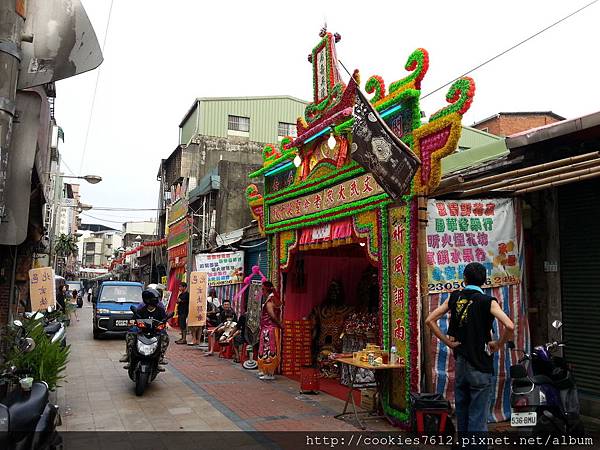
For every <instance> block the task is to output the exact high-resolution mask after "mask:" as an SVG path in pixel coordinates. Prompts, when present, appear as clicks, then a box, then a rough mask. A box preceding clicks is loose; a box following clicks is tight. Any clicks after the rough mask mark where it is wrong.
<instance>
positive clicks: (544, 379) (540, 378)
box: [531, 375, 554, 385]
mask: <svg viewBox="0 0 600 450" xmlns="http://www.w3.org/2000/svg"><path fill="white" fill-rule="evenodd" d="M531 381H533V384H538V385H539V384H553V383H554V382H553V381H552V379H551V378H550V377H548V376H546V375H535V376H533V377H531Z"/></svg>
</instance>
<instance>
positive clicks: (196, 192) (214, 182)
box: [189, 168, 221, 203]
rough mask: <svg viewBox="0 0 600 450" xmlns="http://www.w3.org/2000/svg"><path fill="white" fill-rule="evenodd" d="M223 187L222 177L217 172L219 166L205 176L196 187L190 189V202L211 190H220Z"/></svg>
mask: <svg viewBox="0 0 600 450" xmlns="http://www.w3.org/2000/svg"><path fill="white" fill-rule="evenodd" d="M220 187H221V177H220V176H219V173H218V172H217V168H215V169H213V170H212V171H211V172H210V173H208V174H207V175H205V176H204V178H202V179H201V180H200V182H199V183H198V186H196V187H195V188H194V189H192V190H191V191H190V194H189V202H190V203H193V202H195V201H196V200H198V199H199V198H200V197H203V196H205V195H206V194H208V193H209V192H210V191H218V190H219V188H220Z"/></svg>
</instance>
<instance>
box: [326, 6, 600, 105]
mask: <svg viewBox="0 0 600 450" xmlns="http://www.w3.org/2000/svg"><path fill="white" fill-rule="evenodd" d="M599 1H600V0H593V1H592V2H590V3H588V4H586V5H584V6H582V7H581V8H579V9H577V10H575V11H573V12H572V13H570V14H568V15H566V16H564V17H563V18H561V19H559V20H557V21H556V22H554V23H552V24H550V25H548V26H547V27H545V28H543V29H541V30H540V31H538V32H536V33H534V34H532V35H531V36H529V37H527V38H525V39H523V40H522V41H520V42H518V43H516V44H514V45H513V46H511V47H509V48H507V49H506V50H504V51H502V52H500V53H498V54H496V55H495V56H492V57H491V58H489V59H487V60H486V61H484V62H482V63H481V64H478V65H477V66H475V67H473V68H472V69H469V70H467V71H466V72H465V73H463V74H462V75H459V76H458V77H456V78H453V79H452V80H451V81H448V82H447V83H446V84H443V85H442V86H440V87H438V88H436V89H434V90H433V91H431V92H428V93H427V94H425V95H422V96H421V97H420V99H421V100H423V99H424V98H426V97H429V96H430V95H432V94H435V93H436V92H438V91H441V90H442V89H444V88H445V87H446V86H449V85H451V84H452V83H454V82H455V81H456V80H458V79H460V78H462V77H464V76H467V75H468V74H470V73H472V72H474V71H476V70H477V69H480V68H482V67H483V66H485V65H486V64H489V63H491V62H492V61H494V60H496V59H498V58H500V57H501V56H503V55H505V54H507V53H508V52H510V51H512V50H514V49H516V48H517V47H520V46H521V45H523V44H525V43H526V42H528V41H530V40H532V39H533V38H535V37H537V36H539V35H540V34H542V33H544V32H545V31H548V30H549V29H550V28H553V27H555V26H556V25H558V24H560V23H561V22H564V21H565V20H567V19H569V18H570V17H573V16H574V15H575V14H577V13H580V12H581V11H583V10H584V9H586V8H589V7H590V6H592V5H593V4H595V3H598V2H599ZM338 62H339V63H340V65H341V66H342V68H343V69H344V70H345V71H346V73H347V74H348V75H349V76H350V78H353V77H352V74H351V73H350V72H349V71H348V69H347V68H346V66H345V65H344V63H342V61H340V60H339V59H338ZM354 81H357V80H356V79H354ZM356 84H357V85H358V86H359V83H356Z"/></svg>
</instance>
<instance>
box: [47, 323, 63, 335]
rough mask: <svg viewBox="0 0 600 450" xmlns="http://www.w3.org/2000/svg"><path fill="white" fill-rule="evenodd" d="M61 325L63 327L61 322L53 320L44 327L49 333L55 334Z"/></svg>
mask: <svg viewBox="0 0 600 450" xmlns="http://www.w3.org/2000/svg"><path fill="white" fill-rule="evenodd" d="M60 327H61V324H60V323H58V322H52V323H51V324H48V325H46V326H45V327H44V331H45V332H46V334H48V335H53V334H56V333H58V330H60Z"/></svg>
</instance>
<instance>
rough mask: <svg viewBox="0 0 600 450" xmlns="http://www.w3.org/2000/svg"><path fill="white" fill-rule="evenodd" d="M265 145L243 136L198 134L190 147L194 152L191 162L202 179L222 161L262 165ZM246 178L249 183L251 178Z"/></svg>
mask: <svg viewBox="0 0 600 450" xmlns="http://www.w3.org/2000/svg"><path fill="white" fill-rule="evenodd" d="M263 147H264V145H263V144H261V143H259V142H254V141H249V140H247V139H242V138H235V137H229V138H220V137H213V136H197V137H196V138H195V139H194V141H193V144H191V145H190V146H189V147H188V149H189V150H190V152H193V153H194V156H193V158H192V162H191V164H192V167H195V168H196V171H195V172H196V173H195V174H196V177H197V179H198V180H201V179H202V178H203V177H204V176H205V175H206V174H207V173H208V172H210V171H211V170H212V169H213V168H214V167H216V166H217V165H218V164H219V162H220V161H229V162H234V163H239V164H242V165H243V164H246V165H253V166H258V165H261V164H262V150H263ZM192 149H193V150H192ZM246 180H247V181H248V184H249V180H248V179H247V178H246Z"/></svg>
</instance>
